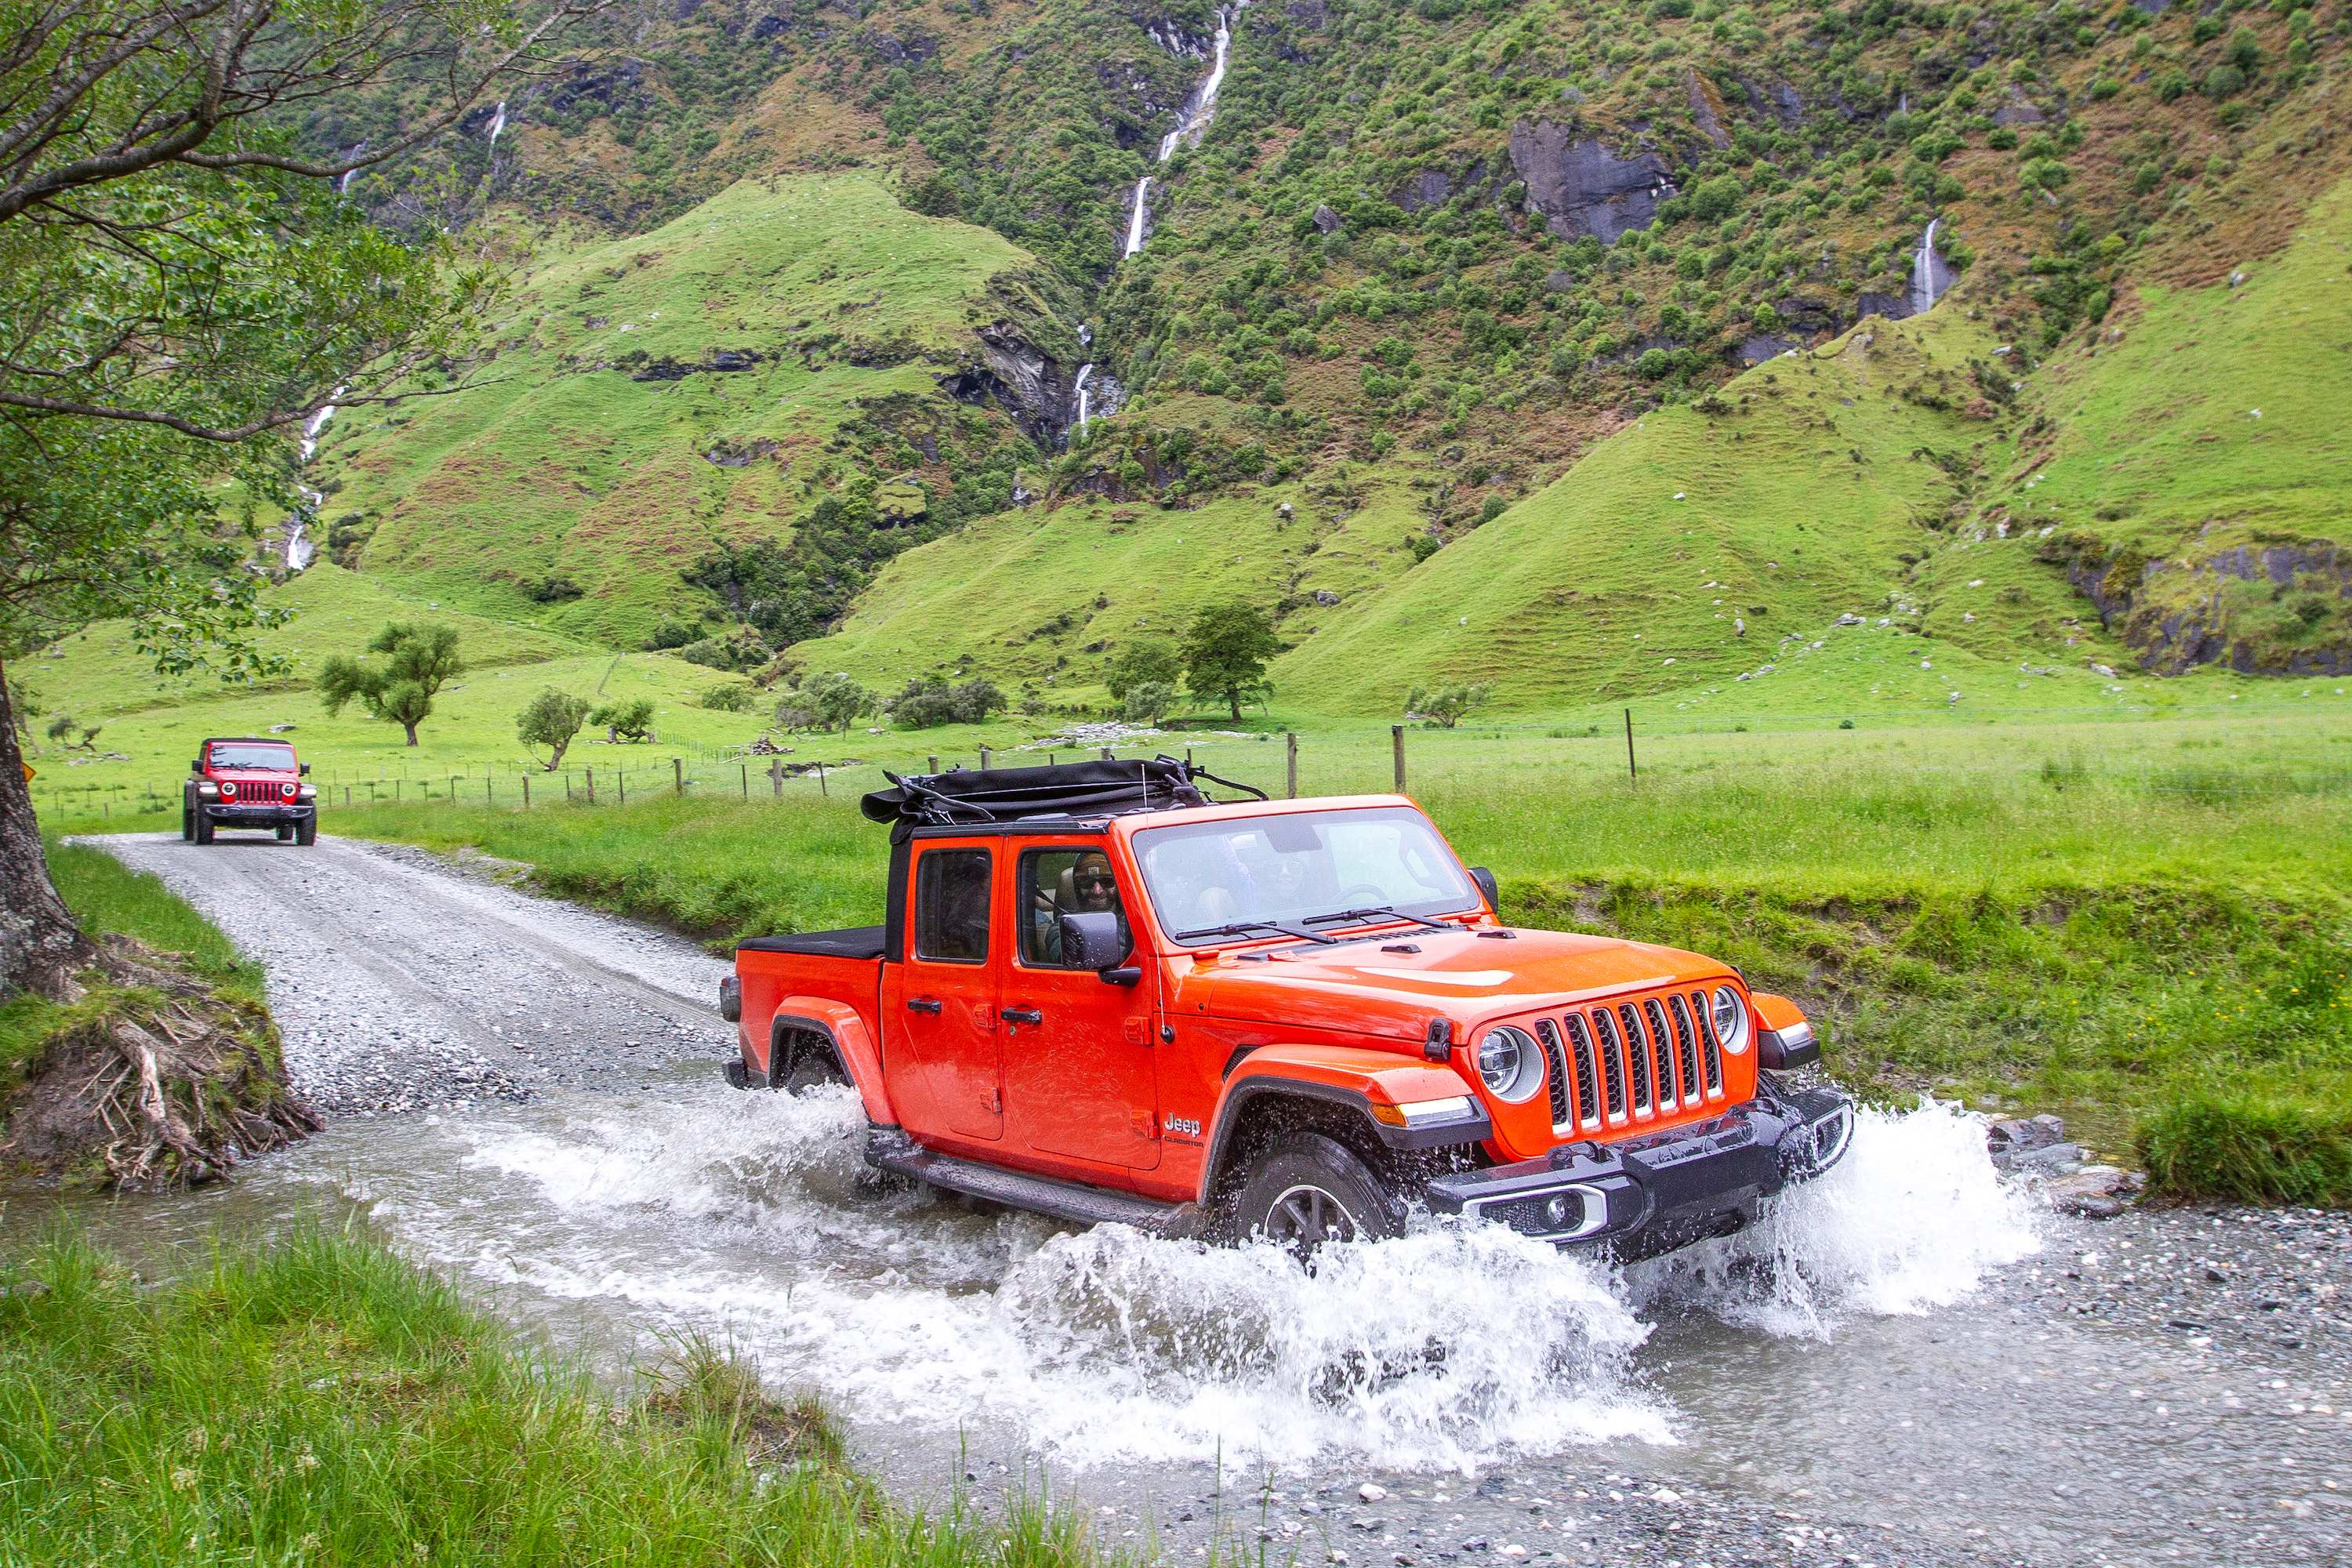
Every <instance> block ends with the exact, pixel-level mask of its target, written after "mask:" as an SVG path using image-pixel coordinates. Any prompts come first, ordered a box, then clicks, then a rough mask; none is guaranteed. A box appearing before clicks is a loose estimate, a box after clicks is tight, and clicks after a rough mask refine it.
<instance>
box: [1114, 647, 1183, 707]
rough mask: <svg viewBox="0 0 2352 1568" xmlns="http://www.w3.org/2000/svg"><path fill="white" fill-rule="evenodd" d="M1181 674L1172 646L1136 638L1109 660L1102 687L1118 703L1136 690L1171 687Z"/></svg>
mask: <svg viewBox="0 0 2352 1568" xmlns="http://www.w3.org/2000/svg"><path fill="white" fill-rule="evenodd" d="M1183 673H1184V661H1183V660H1182V658H1180V657H1179V656H1178V655H1177V652H1176V645H1175V644H1174V643H1172V642H1171V641H1169V640H1168V639H1167V638H1166V637H1138V638H1136V639H1135V641H1133V642H1131V643H1129V644H1128V645H1127V646H1126V647H1123V648H1121V649H1119V650H1118V652H1117V653H1115V654H1113V655H1111V656H1110V664H1109V666H1108V668H1106V669H1104V671H1103V684H1104V685H1106V686H1108V687H1109V688H1110V694H1111V696H1112V697H1114V698H1116V699H1118V700H1120V701H1125V700H1127V694H1128V693H1129V692H1130V691H1132V690H1134V689H1136V688H1137V687H1139V686H1152V685H1159V686H1173V685H1175V684H1176V681H1177V679H1178V678H1179V677H1180V676H1181V675H1182V674H1183Z"/></svg>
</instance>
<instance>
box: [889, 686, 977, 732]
mask: <svg viewBox="0 0 2352 1568" xmlns="http://www.w3.org/2000/svg"><path fill="white" fill-rule="evenodd" d="M1003 706H1004V694H1003V692H1002V691H999V690H998V689H996V684H995V682H993V681H991V680H988V679H974V680H967V681H964V682H962V683H961V684H959V685H954V686H950V685H949V684H948V681H947V678H946V677H944V676H939V675H926V676H921V677H919V678H918V679H913V680H910V681H908V682H907V685H906V689H904V690H902V691H900V692H899V693H898V696H896V697H894V698H892V699H891V700H890V701H889V705H888V712H889V715H890V721H891V722H892V723H894V724H896V725H898V727H899V728H900V729H902V730H929V729H933V728H935V727H937V726H939V725H941V724H978V723H981V722H982V721H985V720H986V719H987V718H988V716H989V715H990V714H991V713H993V712H995V711H996V710H998V709H1001V708H1003Z"/></svg>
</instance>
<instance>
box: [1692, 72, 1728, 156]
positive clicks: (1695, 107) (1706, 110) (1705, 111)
mask: <svg viewBox="0 0 2352 1568" xmlns="http://www.w3.org/2000/svg"><path fill="white" fill-rule="evenodd" d="M1683 89H1684V95H1685V101H1687V102H1688V103H1689V104H1690V114H1691V123H1692V124H1693V125H1696V126H1697V127H1698V133H1699V134H1700V135H1702V136H1704V137H1706V139H1707V140H1708V141H1709V142H1714V143H1715V144H1716V145H1717V147H1728V146H1730V145H1731V133H1730V132H1727V131H1726V130H1725V129H1724V128H1723V120H1722V117H1721V116H1719V115H1717V113H1716V111H1715V95H1714V94H1713V93H1712V92H1711V91H1709V90H1708V89H1707V85H1706V83H1705V82H1703V81H1701V80H1700V79H1699V77H1698V72H1696V71H1685V72H1684V73H1683Z"/></svg>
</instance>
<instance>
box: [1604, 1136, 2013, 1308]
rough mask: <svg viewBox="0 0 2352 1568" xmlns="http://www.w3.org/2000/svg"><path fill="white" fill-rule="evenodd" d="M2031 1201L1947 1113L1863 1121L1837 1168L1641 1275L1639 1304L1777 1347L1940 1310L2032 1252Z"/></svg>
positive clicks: (1636, 1284) (1634, 1278)
mask: <svg viewBox="0 0 2352 1568" xmlns="http://www.w3.org/2000/svg"><path fill="white" fill-rule="evenodd" d="M2041 1245H2042V1243H2041V1234H2040V1231H2039V1228H2038V1226H2037V1225H2036V1223H2035V1209H2034V1205H2033V1204H2032V1199H2031V1198H2030V1197H2029V1196H2028V1195H2027V1194H2024V1193H2023V1192H2021V1191H2020V1190H2018V1189H2016V1188H2013V1187H2010V1186H2007V1185H2004V1184H2002V1182H2001V1180H2000V1176H1999V1175H1998V1174H1997V1173H1995V1172H1994V1170H1993V1168H1992V1163H1991V1162H1990V1160H1989V1159H1987V1158H1986V1155H1985V1120H1984V1118H1983V1117H1981V1116H1979V1115H1976V1114H1974V1113H1973V1112H1970V1111H1969V1110H1963V1109H1962V1108H1960V1107H1959V1106H1958V1105H1954V1104H1952V1103H1950V1102H1948V1101H1945V1100H1928V1099H1925V1098H1923V1099H1922V1100H1921V1101H1920V1103H1919V1104H1918V1105H1917V1106H1916V1108H1914V1109H1912V1110H1906V1111H1897V1112H1886V1111H1876V1110H1864V1111H1862V1112H1861V1113H1859V1114H1858V1115H1857V1116H1856V1118H1855V1121H1854V1132H1853V1146H1852V1148H1851V1149H1850V1150H1849V1151H1848V1152H1847V1154H1846V1157H1845V1158H1844V1159H1843V1161H1841V1162H1840V1163H1839V1164H1838V1166H1837V1168H1836V1169H1835V1170H1832V1172H1830V1173H1829V1174H1827V1175H1826V1176H1823V1177H1822V1178H1821V1179H1820V1180H1819V1181H1816V1182H1812V1183H1809V1184H1806V1185H1804V1186H1801V1187H1798V1188H1796V1189H1795V1190H1793V1191H1791V1192H1790V1193H1788V1194H1784V1195H1783V1196H1782V1197H1781V1198H1780V1200H1779V1201H1778V1202H1776V1203H1775V1204H1773V1205H1771V1207H1770V1209H1769V1212H1768V1213H1767V1214H1766V1215H1764V1217H1763V1218H1762V1219H1761V1220H1760V1221H1759V1223H1758V1224H1757V1225H1755V1226H1752V1227H1750V1228H1749V1229H1748V1230H1746V1231H1744V1232H1742V1233H1740V1234H1739V1235H1738V1236H1735V1237H1728V1238H1727V1239H1725V1240H1723V1241H1718V1242H1712V1243H1708V1244H1706V1245H1704V1246H1699V1247H1685V1249H1683V1250H1682V1251H1680V1252H1678V1253H1675V1254H1672V1255H1670V1256H1669V1257H1666V1258H1660V1259H1657V1260H1655V1261H1654V1262H1652V1263H1649V1264H1645V1265H1643V1266H1642V1267H1640V1268H1636V1269H1634V1270H1633V1271H1632V1275H1631V1278H1630V1279H1629V1285H1630V1286H1631V1288H1632V1289H1633V1293H1634V1297H1635V1300H1637V1301H1638V1302H1640V1303H1641V1304H1642V1305H1643V1306H1649V1305H1653V1304H1657V1303H1663V1302H1664V1301H1667V1300H1679V1301H1683V1302H1687V1303H1690V1304H1694V1305H1697V1306H1700V1307H1703V1308H1704V1309H1706V1310H1710V1311H1713V1312H1715V1313H1717V1314H1718V1315H1719V1316H1721V1317H1723V1318H1724V1319H1725V1320H1726V1321H1731V1322H1736V1323H1740V1324H1744V1325H1747V1326H1749V1327H1754V1328H1758V1329H1761V1330H1763V1331H1765V1332H1768V1333H1772V1334H1778V1335H1815V1336H1818V1335H1824V1334H1827V1333H1829V1332H1830V1331H1832V1330H1833V1329H1834V1328H1835V1327H1836V1326H1837V1324H1838V1323H1839V1322H1840V1321H1843V1319H1846V1318H1848V1317H1852V1316H1855V1315H1879V1316H1886V1315H1898V1314H1899V1315H1909V1314H1917V1313H1922V1312H1927V1311H1930V1310H1934V1309H1936V1308H1938V1307H1948V1306H1950V1305H1952V1304H1953V1303H1954V1302H1957V1301H1958V1300H1962V1299H1963V1298H1964V1297H1966V1296H1968V1295H1969V1294H1970V1293H1971V1292H1973V1291H1974V1290H1975V1289H1977V1287H1978V1286H1979V1285H1980V1284H1981V1283H1982V1282H1983V1280H1984V1278H1985V1276H1986V1275H1987V1274H1988V1273H1989V1272H1990V1270H1992V1269H1994V1268H2000V1267H2002V1266H2003V1265H2006V1264H2011V1263H2014V1262H2016V1261H2017V1260H2018V1259H2020V1258H2026V1257H2029V1256H2031V1255H2032V1254H2033V1253H2034V1252H2037V1251H2039V1250H2040V1248H2041Z"/></svg>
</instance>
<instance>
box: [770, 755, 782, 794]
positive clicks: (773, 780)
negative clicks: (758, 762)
mask: <svg viewBox="0 0 2352 1568" xmlns="http://www.w3.org/2000/svg"><path fill="white" fill-rule="evenodd" d="M768 784H769V785H770V786H771V787H772V789H773V790H774V791H775V795H776V798H777V799H778V800H782V799H783V798H784V759H783V758H782V757H771V758H769V759H768Z"/></svg>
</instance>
